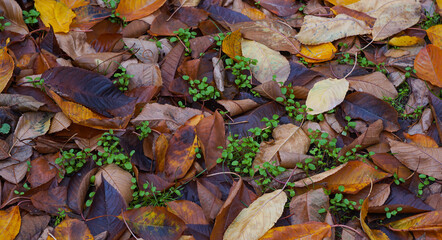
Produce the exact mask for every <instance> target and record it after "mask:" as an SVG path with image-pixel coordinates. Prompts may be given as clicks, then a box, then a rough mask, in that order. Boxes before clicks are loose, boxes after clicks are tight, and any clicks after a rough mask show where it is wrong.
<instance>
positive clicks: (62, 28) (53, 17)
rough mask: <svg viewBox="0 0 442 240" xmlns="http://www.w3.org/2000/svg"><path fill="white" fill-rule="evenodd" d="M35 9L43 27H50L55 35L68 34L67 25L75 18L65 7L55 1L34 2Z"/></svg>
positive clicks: (36, 0)
mask: <svg viewBox="0 0 442 240" xmlns="http://www.w3.org/2000/svg"><path fill="white" fill-rule="evenodd" d="M35 8H36V9H37V11H39V12H40V18H41V20H42V21H43V23H44V24H45V26H46V27H49V26H52V27H53V28H54V32H56V33H59V32H64V33H67V32H69V25H71V23H72V20H73V19H74V18H75V16H76V15H75V13H74V12H73V11H72V10H71V9H69V8H68V7H67V6H66V5H64V4H63V3H61V2H57V1H55V0H35Z"/></svg>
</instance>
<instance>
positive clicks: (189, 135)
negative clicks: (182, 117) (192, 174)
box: [164, 125, 198, 180]
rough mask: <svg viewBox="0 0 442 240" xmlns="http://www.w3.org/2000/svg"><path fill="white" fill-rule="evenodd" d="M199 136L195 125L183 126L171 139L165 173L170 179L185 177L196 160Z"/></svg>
mask: <svg viewBox="0 0 442 240" xmlns="http://www.w3.org/2000/svg"><path fill="white" fill-rule="evenodd" d="M197 146H198V138H197V136H196V130H195V127H194V126H186V125H184V126H181V127H180V128H178V129H177V131H176V132H175V134H174V135H173V136H172V138H171V139H170V141H169V148H167V152H166V162H165V166H164V173H165V174H166V177H167V178H168V179H170V180H176V179H180V178H182V177H184V176H185V175H186V173H187V171H188V170H189V169H190V167H191V166H192V165H193V161H194V160H195V148H196V147H197Z"/></svg>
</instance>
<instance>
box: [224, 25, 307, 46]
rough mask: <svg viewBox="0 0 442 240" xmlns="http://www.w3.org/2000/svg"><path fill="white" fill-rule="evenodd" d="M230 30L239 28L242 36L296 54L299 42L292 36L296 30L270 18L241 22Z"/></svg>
mask: <svg viewBox="0 0 442 240" xmlns="http://www.w3.org/2000/svg"><path fill="white" fill-rule="evenodd" d="M231 28H232V31H236V30H237V29H239V30H240V31H241V33H242V36H243V38H246V39H249V40H253V41H256V42H259V43H262V44H264V45H266V46H267V47H269V48H271V49H273V50H276V51H287V52H290V53H291V54H296V53H298V52H299V51H300V47H301V44H300V43H299V42H298V41H297V40H296V39H295V38H294V37H295V34H296V31H295V30H293V28H291V27H289V26H288V25H286V24H283V23H281V22H278V21H272V20H260V21H254V22H241V23H237V24H234V25H233V26H231Z"/></svg>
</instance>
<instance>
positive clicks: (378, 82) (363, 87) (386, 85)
mask: <svg viewBox="0 0 442 240" xmlns="http://www.w3.org/2000/svg"><path fill="white" fill-rule="evenodd" d="M347 81H348V82H349V83H350V87H351V88H353V89H354V90H356V91H358V92H366V93H370V94H371V95H373V96H375V97H377V98H379V99H384V97H390V98H393V99H395V98H396V97H397V95H398V93H397V91H396V88H395V87H394V85H393V84H392V83H391V82H390V81H389V80H388V78H387V77H386V76H385V75H384V74H383V73H381V72H373V73H370V74H367V75H362V76H356V77H349V78H347Z"/></svg>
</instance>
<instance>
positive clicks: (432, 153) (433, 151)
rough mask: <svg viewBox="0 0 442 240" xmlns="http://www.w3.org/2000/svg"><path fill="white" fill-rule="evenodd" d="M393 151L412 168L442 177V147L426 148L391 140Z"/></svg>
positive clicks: (432, 175) (438, 177) (402, 161)
mask: <svg viewBox="0 0 442 240" xmlns="http://www.w3.org/2000/svg"><path fill="white" fill-rule="evenodd" d="M390 146H391V152H392V153H393V154H394V156H395V157H396V158H397V159H399V161H400V162H401V163H403V164H404V165H405V166H407V167H408V168H409V169H410V170H413V171H416V172H418V173H422V174H425V175H428V176H431V177H434V178H437V179H442V148H440V147H439V148H426V147H420V146H418V145H414V144H408V143H403V142H399V141H393V140H390Z"/></svg>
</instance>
